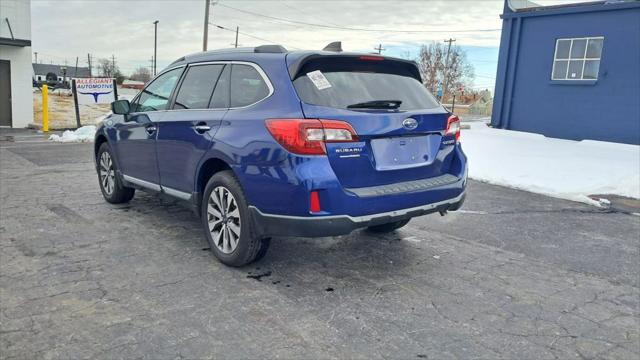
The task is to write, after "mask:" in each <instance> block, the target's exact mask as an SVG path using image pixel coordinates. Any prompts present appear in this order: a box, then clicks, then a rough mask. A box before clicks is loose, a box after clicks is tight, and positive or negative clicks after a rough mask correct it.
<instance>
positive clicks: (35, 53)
mask: <svg viewBox="0 0 640 360" xmlns="http://www.w3.org/2000/svg"><path fill="white" fill-rule="evenodd" d="M33 54H34V55H35V56H36V64H37V63H38V52H37V51H34V52H33Z"/></svg>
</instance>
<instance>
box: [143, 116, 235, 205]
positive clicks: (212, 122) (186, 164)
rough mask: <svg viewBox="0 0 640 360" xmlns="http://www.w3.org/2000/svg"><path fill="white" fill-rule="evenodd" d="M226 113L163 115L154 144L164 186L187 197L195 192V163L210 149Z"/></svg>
mask: <svg viewBox="0 0 640 360" xmlns="http://www.w3.org/2000/svg"><path fill="white" fill-rule="evenodd" d="M226 112H227V110H226V109H224V110H192V111H189V110H185V111H168V112H166V116H165V117H164V118H163V119H162V121H160V122H159V123H158V125H159V129H158V138H157V142H156V143H157V152H158V167H159V172H160V184H161V185H162V186H163V187H168V188H170V189H173V190H178V191H181V192H184V193H187V194H191V193H192V192H193V191H194V184H195V178H194V177H195V174H196V169H197V167H198V164H199V163H200V160H201V159H202V157H203V156H204V154H205V153H206V152H207V151H208V150H209V149H210V148H211V146H212V144H213V136H214V135H215V133H216V131H217V130H218V128H219V126H220V123H221V121H222V118H223V117H224V114H225V113H226ZM207 128H209V130H207Z"/></svg>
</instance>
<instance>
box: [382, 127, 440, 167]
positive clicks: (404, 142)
mask: <svg viewBox="0 0 640 360" xmlns="http://www.w3.org/2000/svg"><path fill="white" fill-rule="evenodd" d="M433 140H434V139H433V138H432V136H430V135H425V136H402V137H390V138H382V139H372V140H371V149H372V150H373V156H374V159H375V167H376V170H379V171H387V170H398V169H407V168H412V167H419V166H425V165H428V164H430V163H432V162H433V159H432V156H431V154H430V148H431V143H432V141H433Z"/></svg>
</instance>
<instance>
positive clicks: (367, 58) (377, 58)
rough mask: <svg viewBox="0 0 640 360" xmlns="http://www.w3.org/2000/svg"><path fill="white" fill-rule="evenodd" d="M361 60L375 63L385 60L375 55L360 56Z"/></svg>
mask: <svg viewBox="0 0 640 360" xmlns="http://www.w3.org/2000/svg"><path fill="white" fill-rule="evenodd" d="M360 60H373V61H377V60H384V57H382V56H375V55H363V56H360Z"/></svg>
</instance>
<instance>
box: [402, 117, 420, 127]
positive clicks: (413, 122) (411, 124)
mask: <svg viewBox="0 0 640 360" xmlns="http://www.w3.org/2000/svg"><path fill="white" fill-rule="evenodd" d="M402 127H404V128H405V129H407V130H414V129H415V128H417V127H418V121H417V120H416V119H414V118H406V119H404V121H403V122H402Z"/></svg>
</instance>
